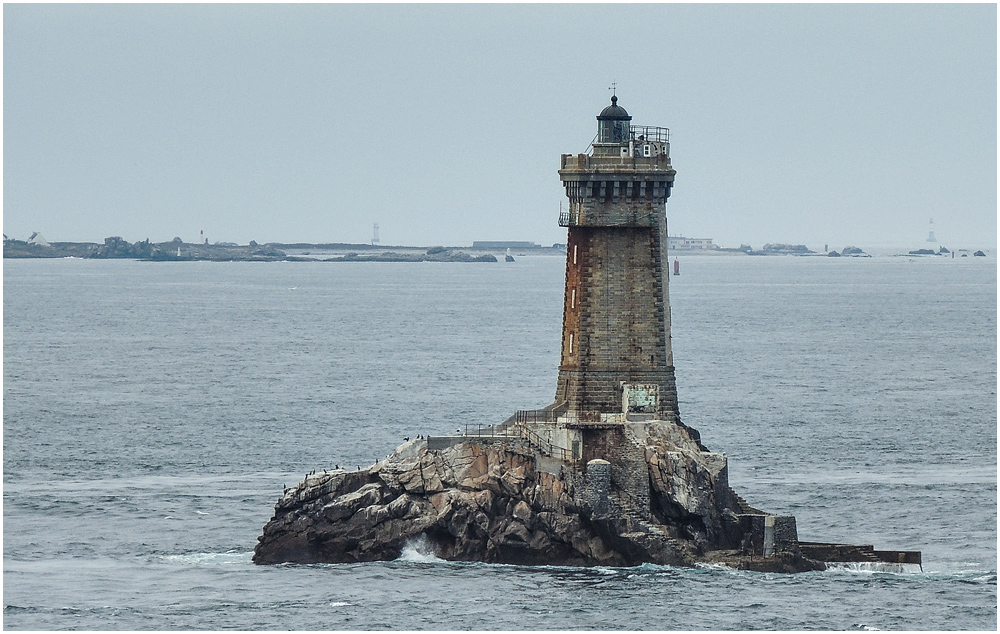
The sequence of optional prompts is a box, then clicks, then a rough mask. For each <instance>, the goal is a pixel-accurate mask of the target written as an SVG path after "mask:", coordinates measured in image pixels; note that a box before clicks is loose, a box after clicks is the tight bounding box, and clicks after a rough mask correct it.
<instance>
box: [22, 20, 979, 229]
mask: <svg viewBox="0 0 1000 634" xmlns="http://www.w3.org/2000/svg"><path fill="white" fill-rule="evenodd" d="M996 10H997V9H996V5H993V4H980V5H895V4H894V5H784V4H782V5H565V4H564V5H542V6H539V5H471V6H470V5H457V6H456V5H434V6H419V5H418V6H414V5H395V6H378V5H374V6H373V5H221V4H216V5H79V4H73V5H33V4H14V5H11V4H5V5H4V7H3V37H4V41H3V63H4V68H3V72H4V79H3V82H4V85H3V87H4V91H3V99H4V124H3V132H4V139H3V141H4V143H3V150H4V152H3V160H4V164H3V175H4V191H3V204H4V209H3V230H4V233H6V234H7V235H8V236H11V237H16V238H20V239H24V238H27V237H28V235H29V234H30V233H31V232H32V231H39V232H41V233H42V234H43V235H44V236H45V238H46V239H48V240H50V241H53V240H66V241H101V240H103V238H105V237H107V236H110V235H121V236H122V237H124V238H126V239H128V240H130V241H135V240H141V239H145V238H147V237H148V238H150V239H152V240H153V241H163V240H169V239H171V238H173V237H174V236H180V237H182V238H183V239H184V240H186V241H194V240H196V239H197V238H198V235H199V231H200V230H204V231H205V237H206V238H208V239H209V240H210V241H213V242H214V241H232V242H239V243H241V244H245V243H246V242H248V241H249V240H257V241H258V242H264V241H280V242H292V241H304V242H327V241H330V242H367V241H369V240H370V239H371V234H372V223H375V222H377V223H379V225H380V227H381V238H382V243H383V244H400V245H403V244H405V245H432V244H445V245H468V244H471V242H472V241H473V240H531V241H535V242H538V243H542V244H551V243H554V242H564V241H565V229H562V228H560V227H559V226H558V224H557V214H558V211H559V202H560V200H563V198H564V194H563V190H562V187H561V186H560V183H559V178H558V175H557V173H556V170H557V169H558V164H559V155H560V154H561V153H564V152H573V153H576V152H582V151H584V150H585V149H586V148H587V146H588V144H589V143H590V141H591V139H592V138H593V136H594V134H595V132H596V129H597V122H596V120H595V116H596V115H597V114H598V113H599V112H600V110H601V109H602V108H603V107H604V106H605V105H607V103H609V98H610V96H611V93H610V92H609V91H608V87H609V86H610V85H611V82H612V81H616V82H617V86H618V96H619V99H620V101H619V105H622V106H624V107H625V108H626V109H627V110H628V111H629V113H630V114H631V115H633V117H634V119H633V123H636V124H639V125H657V126H664V127H669V128H670V129H671V140H672V143H671V156H672V159H673V164H674V167H675V168H676V169H677V181H676V185H675V188H674V191H673V194H672V196H671V198H670V201H669V203H668V208H667V214H668V223H669V227H670V233H671V234H672V235H676V234H680V235H686V236H689V237H711V238H714V239H715V241H716V242H717V243H721V244H723V245H725V246H738V245H739V244H740V243H749V244H751V245H753V246H754V247H757V248H760V246H762V245H763V243H764V242H792V243H806V244H807V245H809V246H811V247H813V248H816V247H822V245H823V244H824V243H829V244H830V246H831V248H841V247H843V246H845V245H848V244H852V245H855V244H856V245H858V246H862V247H865V246H875V245H904V246H906V245H910V246H914V247H916V246H922V245H923V241H924V239H925V238H926V237H927V231H928V221H929V219H930V218H931V217H933V219H934V223H935V231H936V233H937V236H938V238H939V240H940V241H941V243H942V244H944V245H945V246H952V247H953V248H955V247H964V246H969V247H975V248H984V247H985V248H993V247H994V246H995V245H996V241H997V190H996V182H997V181H996V178H997V164H996V161H997V147H996V141H997V128H996V125H997V111H996V96H997V85H996V80H997V67H996V63H997V50H996V41H997V40H996V38H997V26H996V25H997V14H996Z"/></svg>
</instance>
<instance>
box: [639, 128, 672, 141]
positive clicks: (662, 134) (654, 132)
mask: <svg viewBox="0 0 1000 634" xmlns="http://www.w3.org/2000/svg"><path fill="white" fill-rule="evenodd" d="M629 130H630V132H631V134H632V139H633V140H635V141H638V140H639V137H640V136H641V137H643V140H644V141H659V142H661V143H669V142H670V128H660V127H657V126H649V125H644V126H638V125H634V126H630V128H629Z"/></svg>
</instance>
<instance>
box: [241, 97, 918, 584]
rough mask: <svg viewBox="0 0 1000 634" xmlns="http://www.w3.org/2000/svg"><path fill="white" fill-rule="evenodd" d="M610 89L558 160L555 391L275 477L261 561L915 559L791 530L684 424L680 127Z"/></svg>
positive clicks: (796, 249) (788, 564) (793, 567)
mask: <svg viewBox="0 0 1000 634" xmlns="http://www.w3.org/2000/svg"><path fill="white" fill-rule="evenodd" d="M617 100H618V98H617V96H612V98H611V105H609V106H607V107H606V108H604V110H602V111H601V114H600V115H598V117H597V121H598V132H597V136H596V137H595V140H594V142H593V144H592V145H591V151H590V152H589V153H582V154H576V155H573V154H563V155H562V156H561V160H560V169H559V177H560V180H561V181H562V182H563V186H564V187H565V191H566V195H567V197H568V198H569V207H568V209H567V211H564V212H562V213H561V214H560V216H559V224H560V225H561V226H564V227H567V241H566V251H565V257H566V277H565V292H564V295H563V302H564V303H563V329H562V338H561V352H560V363H559V371H558V376H557V378H556V390H555V400H554V402H553V403H552V404H551V405H549V406H547V407H545V408H543V409H538V410H528V411H518V412H515V413H514V415H513V416H511V417H509V418H508V419H507V420H506V421H503V422H502V423H500V424H498V425H496V426H487V427H486V428H485V429H484V428H481V427H476V429H475V430H474V431H472V430H469V429H467V430H466V433H465V434H462V435H455V436H437V437H429V438H419V437H418V438H416V439H413V440H408V441H407V442H405V443H404V444H403V445H401V446H400V447H398V448H397V449H396V450H395V451H394V452H393V453H392V454H391V455H390V456H389V457H388V458H387V459H386V460H385V461H383V462H378V463H376V464H375V465H373V466H371V467H369V468H367V469H361V468H360V467H359V468H358V469H356V470H353V471H350V470H342V469H334V470H332V471H322V472H320V473H315V472H313V473H312V474H309V475H307V476H306V477H305V479H304V480H303V481H302V482H300V483H299V484H298V485H296V486H294V487H292V488H290V489H285V490H284V491H283V494H282V496H281V498H280V499H279V500H278V502H277V504H276V505H275V509H274V516H273V517H272V519H271V520H270V521H269V522H268V523H267V524H266V525H265V526H264V529H263V534H262V535H261V536H260V537H259V538H258V544H257V545H256V548H255V550H254V556H253V561H254V562H255V563H258V564H274V563H280V562H297V563H317V562H329V563H339V562H358V561H374V560H389V559H395V558H396V557H398V556H399V555H400V553H401V552H402V550H403V548H404V547H405V546H406V545H407V544H408V543H410V542H414V541H417V540H424V541H426V542H427V543H428V544H429V546H430V548H432V549H433V551H434V553H435V554H436V555H437V556H438V557H441V558H444V559H449V560H462V561H481V562H495V563H512V564H556V565H598V564H599V565H619V566H632V565H638V564H642V563H647V562H648V563H655V564H665V565H675V566H691V565H695V564H698V563H716V564H724V565H727V566H732V567H736V568H743V569H753V570H762V571H780V572H799V571H807V570H818V569H823V568H824V567H825V566H826V565H827V563H828V562H858V563H867V564H873V565H880V564H888V565H892V566H905V565H913V564H919V563H920V553H919V552H915V551H912V552H905V551H875V550H874V549H873V547H872V546H854V545H845V544H829V543H815V542H802V541H799V539H798V534H797V530H796V526H795V518H794V517H791V516H786V515H777V514H773V513H767V512H764V511H760V510H758V509H755V508H753V507H751V506H749V505H748V504H747V503H746V502H744V501H743V500H742V499H741V498H740V497H739V496H738V495H737V494H736V493H735V492H734V491H733V489H732V488H730V485H729V471H728V462H727V459H726V456H725V455H724V454H721V453H714V452H711V451H709V450H708V448H707V447H705V445H704V444H702V441H701V437H700V435H699V434H698V432H697V431H695V430H694V429H692V428H690V427H688V426H687V425H685V424H684V423H683V422H681V417H680V411H679V408H678V404H677V387H676V380H675V376H674V363H673V352H672V347H671V339H670V300H669V294H668V281H669V276H667V275H664V271H663V267H664V263H665V262H666V263H669V259H668V257H667V244H668V241H667V231H666V199H667V197H668V196H669V195H670V191H671V189H672V187H673V184H674V176H675V174H676V172H675V170H674V169H673V167H672V165H671V161H670V142H669V138H670V135H669V130H667V129H666V128H659V127H652V126H642V127H638V126H633V125H632V124H631V119H632V117H631V116H630V115H629V114H628V113H627V112H626V111H625V109H624V108H622V107H621V106H619V105H618V104H617ZM767 247H772V249H771V250H772V251H774V252H776V253H804V252H808V250H807V249H805V247H804V246H802V245H767Z"/></svg>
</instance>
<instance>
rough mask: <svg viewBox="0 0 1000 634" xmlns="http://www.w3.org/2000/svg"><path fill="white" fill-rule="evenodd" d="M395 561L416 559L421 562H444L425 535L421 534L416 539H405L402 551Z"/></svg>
mask: <svg viewBox="0 0 1000 634" xmlns="http://www.w3.org/2000/svg"><path fill="white" fill-rule="evenodd" d="M397 561H417V562H423V563H439V562H444V561H445V560H444V559H441V558H440V557H438V556H437V554H435V552H434V546H433V544H431V542H430V540H429V539H427V536H426V535H421V536H420V537H418V538H416V539H411V540H407V542H406V545H405V546H403V552H401V553H400V554H399V558H398V559H397Z"/></svg>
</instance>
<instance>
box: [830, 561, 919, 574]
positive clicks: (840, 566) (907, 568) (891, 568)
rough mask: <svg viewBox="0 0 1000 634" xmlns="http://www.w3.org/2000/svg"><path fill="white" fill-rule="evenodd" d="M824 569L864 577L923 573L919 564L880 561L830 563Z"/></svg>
mask: <svg viewBox="0 0 1000 634" xmlns="http://www.w3.org/2000/svg"><path fill="white" fill-rule="evenodd" d="M826 569H827V570H831V571H835V572H850V573H856V574H865V575H873V574H880V573H889V574H897V575H899V574H914V573H920V572H923V570H922V569H921V568H920V564H896V563H887V562H881V561H832V562H827V564H826Z"/></svg>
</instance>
